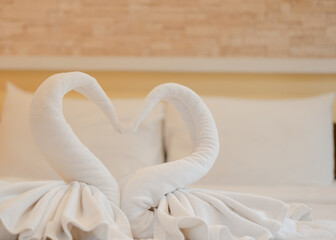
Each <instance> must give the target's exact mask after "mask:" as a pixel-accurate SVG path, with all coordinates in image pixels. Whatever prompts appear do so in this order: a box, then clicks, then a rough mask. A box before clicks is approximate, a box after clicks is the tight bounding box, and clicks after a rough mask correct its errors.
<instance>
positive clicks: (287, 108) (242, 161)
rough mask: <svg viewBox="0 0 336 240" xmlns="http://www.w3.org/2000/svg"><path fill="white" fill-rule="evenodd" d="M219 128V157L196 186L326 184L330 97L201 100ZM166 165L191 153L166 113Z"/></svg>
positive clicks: (174, 117)
mask: <svg viewBox="0 0 336 240" xmlns="http://www.w3.org/2000/svg"><path fill="white" fill-rule="evenodd" d="M204 100H205V103H206V104H207V105H208V107H209V109H210V110H211V112H212V114H213V116H214V119H215V122H216V124H217V128H218V134H219V141H220V151H219V156H218V159H217V161H216V163H215V165H214V167H213V168H212V169H211V170H210V172H209V173H208V174H207V176H205V177H204V178H203V179H201V180H200V181H199V182H198V184H230V185H233V184H234V185H236V184H243V185H246V184H253V185H270V184H281V185H287V184H330V183H331V182H332V181H333V178H334V176H333V171H334V170H333V169H334V145H333V121H332V105H333V102H334V95H333V94H326V95H321V96H317V97H310V98H302V99H288V100H249V99H232V98H224V97H218V98H204ZM165 119H166V121H165V144H166V149H167V157H168V161H173V160H176V159H179V158H181V157H183V156H186V155H188V154H189V152H190V140H189V136H188V133H187V128H186V127H185V126H184V123H183V121H182V119H181V118H180V116H179V114H178V113H177V111H176V110H175V109H174V108H173V107H172V106H171V105H168V106H167V108H166V118H165Z"/></svg>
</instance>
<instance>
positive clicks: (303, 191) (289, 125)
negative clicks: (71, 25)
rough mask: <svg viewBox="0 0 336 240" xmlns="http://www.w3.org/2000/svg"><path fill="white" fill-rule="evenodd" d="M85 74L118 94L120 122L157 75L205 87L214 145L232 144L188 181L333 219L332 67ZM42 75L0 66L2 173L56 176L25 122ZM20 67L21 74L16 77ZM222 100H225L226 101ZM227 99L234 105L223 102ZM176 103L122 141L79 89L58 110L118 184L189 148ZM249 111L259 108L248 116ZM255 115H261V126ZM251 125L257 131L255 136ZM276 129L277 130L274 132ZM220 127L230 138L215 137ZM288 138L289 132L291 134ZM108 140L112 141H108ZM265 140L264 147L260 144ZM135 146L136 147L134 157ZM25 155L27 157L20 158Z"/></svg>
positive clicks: (161, 109) (202, 91)
mask: <svg viewBox="0 0 336 240" xmlns="http://www.w3.org/2000/svg"><path fill="white" fill-rule="evenodd" d="M91 74H92V75H93V76H94V77H96V78H97V80H98V82H99V83H100V84H101V85H102V87H103V88H104V89H105V90H106V91H107V92H108V94H109V95H110V96H111V97H112V98H115V100H114V101H113V103H114V104H115V106H116V108H117V110H119V112H118V113H119V114H120V118H121V119H122V120H124V121H126V122H127V121H129V120H130V119H132V117H133V115H132V112H135V111H136V109H138V108H139V106H141V104H142V100H141V99H138V98H141V97H143V96H145V94H146V92H147V91H148V90H149V89H150V88H151V87H153V86H155V85H158V84H160V83H162V82H170V81H173V82H178V83H181V84H185V85H187V86H189V87H191V88H192V89H194V90H195V91H196V92H197V93H199V94H201V95H202V96H203V99H204V100H205V102H206V104H207V105H208V106H209V108H210V110H211V111H212V113H213V115H214V118H215V121H216V124H217V128H218V129H219V137H220V141H222V142H221V147H222V149H224V150H225V149H229V150H230V151H231V152H230V151H227V152H225V151H224V150H223V151H224V152H225V153H224V155H220V156H219V159H217V162H219V165H217V166H216V165H215V167H214V168H213V169H214V170H212V172H210V174H209V176H207V177H206V178H204V179H203V180H200V181H199V182H197V183H195V184H193V185H192V186H191V187H200V188H206V189H216V190H223V191H229V192H245V193H251V194H258V195H265V196H269V197H274V198H277V199H280V200H283V201H285V202H288V203H304V204H307V205H308V206H309V207H311V208H312V209H313V216H314V218H315V219H332V220H336V191H335V190H336V180H335V176H336V174H335V171H336V170H335V168H334V166H335V157H334V156H335V155H334V147H335V145H334V143H335V141H334V137H335V131H334V130H333V129H334V128H333V120H334V121H335V112H336V111H333V108H334V107H335V106H333V102H334V96H333V94H332V93H333V92H335V91H336V81H335V80H334V79H335V76H334V75H299V74H292V75H284V74H283V75H280V74H264V75H262V74H193V73H144V72H142V73H126V72H119V73H118V72H93V73H91ZM49 75H51V72H41V71H23V72H20V71H18V72H14V71H2V72H0V79H1V82H0V87H1V94H0V96H1V98H2V99H5V96H6V95H5V91H6V88H5V81H6V80H8V81H10V82H12V83H13V84H14V85H15V86H14V85H10V86H7V91H8V90H9V91H10V94H11V95H10V96H8V95H7V97H6V102H5V103H4V111H6V112H4V114H3V115H2V122H1V125H0V130H1V134H2V135H1V136H0V154H1V156H2V157H1V159H2V160H1V167H0V176H2V177H5V178H13V177H20V178H29V179H34V180H41V179H43V180H59V179H61V178H60V176H59V175H58V174H57V172H55V171H54V170H53V168H51V167H50V166H49V165H48V164H47V163H45V162H44V161H43V156H42V155H41V154H40V153H39V151H38V150H37V149H36V147H34V146H33V145H31V142H33V141H32V137H31V136H30V135H29V129H28V124H27V123H25V119H27V118H26V117H25V116H26V115H27V114H28V109H29V106H30V101H31V98H32V93H31V92H33V91H34V89H36V88H37V86H38V85H39V84H40V83H41V82H42V81H43V80H44V79H45V78H46V77H47V76H49ZM23 76H24V77H25V80H21V79H22V78H23ZM109 79H117V80H109ZM119 79H122V80H123V81H120V80H119ZM157 79H160V80H157ZM205 79H206V80H205ZM18 87H19V88H22V89H24V90H25V91H23V90H21V89H19V88H18ZM326 93H327V94H326ZM328 93H329V94H328ZM321 94H322V95H321ZM323 94H324V95H323ZM9 98H10V102H9V100H8V99H9ZM116 98H117V99H116ZM237 98H239V99H237ZM278 99H281V100H278ZM223 106H226V108H225V109H224V110H223V108H222V107H223ZM228 106H235V107H232V108H231V109H230V107H228ZM312 106H313V107H312ZM289 108H290V111H288V109H289ZM237 109H242V110H241V111H237ZM251 109H252V110H251ZM302 109H303V110H302ZM301 110H302V112H301ZM174 111H175V110H174V109H173V108H172V107H171V106H170V105H167V104H160V105H159V106H158V107H157V108H156V109H155V111H153V112H152V113H151V114H150V115H149V117H148V118H146V120H145V121H144V123H143V124H142V128H141V131H140V133H139V135H138V136H137V137H133V136H126V137H125V138H124V139H122V140H121V141H120V139H118V140H116V138H115V137H114V135H113V130H112V129H109V128H108V127H107V125H108V123H106V121H104V120H103V118H104V117H103V116H102V115H101V113H99V111H98V110H97V109H96V108H95V107H94V106H93V105H92V104H90V103H88V102H87V101H86V100H83V99H81V98H79V97H78V95H76V94H72V96H70V97H69V98H68V99H66V100H65V103H64V114H65V116H66V118H67V120H68V121H69V123H70V124H71V126H72V127H73V129H74V131H75V132H76V134H77V135H78V136H79V138H80V139H81V140H82V141H83V143H84V144H85V145H86V146H88V147H89V149H91V150H92V151H93V152H94V153H96V154H97V156H98V157H99V158H100V159H102V161H103V163H104V164H105V165H106V166H107V168H108V169H109V170H110V171H111V172H113V174H114V175H115V177H116V178H117V180H118V183H119V184H120V186H123V184H125V183H126V182H127V180H128V176H129V175H131V174H132V173H134V172H135V171H136V170H137V169H139V168H142V167H146V166H152V165H156V164H159V163H162V162H165V161H168V162H169V161H174V160H175V159H178V158H179V157H181V156H184V155H186V154H188V151H190V150H188V149H189V148H190V144H189V143H188V133H187V132H186V129H187V128H186V126H185V125H183V122H182V121H181V119H180V118H179V117H178V116H177V114H176V112H174ZM253 113H257V114H255V116H254V115H253ZM228 116H231V117H230V118H228ZM286 116H287V117H286ZM288 116H291V117H288ZM293 116H294V117H293ZM293 119H294V120H293ZM261 121H264V122H263V124H262V125H261V126H259V125H258V123H260V122H261ZM13 122H15V123H16V125H13ZM228 122H229V124H231V125H228ZM4 125H5V126H4ZM88 126H90V127H88ZM257 127H259V128H257ZM258 129H259V130H258ZM262 129H263V130H262ZM238 130H239V131H238ZM257 130H258V132H259V133H260V134H259V135H258V134H257V135H255V132H256V131H257ZM237 132H238V133H237ZM270 133H271V134H270ZM270 135H271V136H270ZM274 135H275V136H278V137H277V138H272V137H274ZM222 136H229V138H227V139H226V138H225V137H224V138H223V139H221V138H222ZM288 137H290V139H291V140H292V141H288ZM143 139H146V141H143ZM306 139H309V141H308V140H307V141H306ZM271 141H276V144H271V143H270V142H271ZM129 142H132V143H133V144H134V145H136V146H137V147H136V148H135V149H134V151H133V152H131V153H130V152H129V151H127V152H126V153H125V152H123V151H121V150H122V149H127V143H129ZM232 142H234V144H233V143H232ZM27 143H29V145H28V144H27ZM251 143H253V144H252V146H250V145H251ZM296 143H300V144H296ZM111 144H113V145H116V146H117V147H116V149H119V150H118V151H116V150H115V149H111V148H110V147H109V146H111ZM230 144H232V145H230ZM13 145H15V147H13ZM265 145H267V148H266V149H263V146H265ZM17 146H20V151H17V150H16V147H17ZM279 146H281V148H280V150H279ZM258 147H260V149H259V150H258ZM120 149H121V150H120ZM147 149H150V151H148V150H147ZM239 149H244V150H241V151H245V153H242V154H241V155H240V156H235V154H234V153H235V152H239V151H240V150H239ZM256 149H257V150H256ZM287 149H290V150H287ZM298 149H300V151H298ZM260 154H261V155H262V156H263V158H264V159H263V160H260V159H256V158H254V157H253V156H261V155H260ZM139 155H141V156H143V158H141V159H140V160H139V158H138V156H139ZM27 156H34V157H31V158H28V159H29V161H27ZM110 156H113V157H116V158H127V159H129V161H128V162H122V163H118V164H117V165H116V164H115V163H111V162H109V160H108V159H109V158H110ZM293 156H294V157H295V158H293ZM229 157H231V160H229V163H228V162H227V161H226V160H225V161H226V162H225V163H224V159H227V158H229ZM249 158H251V159H249ZM272 159H273V160H274V162H273V163H272ZM307 159H308V160H307ZM13 161H15V165H14V164H13ZM269 162H271V163H269ZM17 166H21V167H20V168H18V167H17ZM265 166H267V168H265ZM116 169H117V170H116ZM223 169H225V171H222V170H223ZM279 169H281V171H279ZM286 169H287V170H288V171H287V172H286ZM279 172H286V174H279ZM254 173H255V174H254ZM266 173H268V174H266Z"/></svg>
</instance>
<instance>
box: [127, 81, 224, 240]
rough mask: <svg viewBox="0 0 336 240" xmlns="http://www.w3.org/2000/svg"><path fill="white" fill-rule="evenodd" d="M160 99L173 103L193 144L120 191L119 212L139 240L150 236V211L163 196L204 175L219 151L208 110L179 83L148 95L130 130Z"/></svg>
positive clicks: (200, 100) (170, 84)
mask: <svg viewBox="0 0 336 240" xmlns="http://www.w3.org/2000/svg"><path fill="white" fill-rule="evenodd" d="M160 100H165V101H167V102H169V103H171V104H173V105H174V106H175V107H176V108H177V109H178V111H179V112H180V114H181V115H182V117H183V119H184V121H185V122H186V123H187V124H186V125H187V126H188V128H189V132H190V136H191V139H192V141H193V151H192V153H191V155H189V156H186V157H183V158H181V159H179V160H178V161H173V162H169V163H164V164H161V165H157V166H153V167H150V168H144V169H141V170H139V171H137V172H136V173H135V175H134V176H133V177H132V178H131V179H130V180H129V181H128V182H127V184H126V185H125V187H124V188H123V190H122V200H121V206H122V209H123V211H124V212H125V214H126V215H127V216H128V218H129V221H130V223H131V226H132V230H133V234H134V236H135V237H140V238H146V237H151V236H152V234H153V225H154V224H153V222H154V212H153V211H151V210H150V209H153V208H155V207H157V206H158V203H159V201H160V199H161V198H162V197H163V196H165V195H166V194H168V193H170V192H173V191H175V190H176V189H179V188H183V187H185V186H187V185H189V184H192V183H194V182H195V181H197V180H199V179H200V178H202V177H203V176H204V175H206V174H207V172H208V171H209V170H210V168H211V167H212V165H213V164H214V162H215V160H216V158H217V155H218V151H219V142H218V133H217V128H216V124H215V121H214V119H213V117H212V114H211V112H210V110H209V109H208V108H207V106H206V105H205V103H204V102H203V100H202V99H201V98H200V97H199V96H198V95H197V94H196V93H195V92H194V91H192V90H191V89H189V88H187V87H185V86H182V85H179V84H174V83H167V84H162V85H159V86H158V87H156V88H154V89H153V90H152V91H151V92H150V93H149V94H148V96H147V98H146V100H145V105H144V107H143V109H142V111H141V113H140V115H139V117H138V118H137V121H136V122H135V123H134V126H133V131H135V130H136V129H137V127H138V126H139V124H140V122H141V121H142V120H143V119H144V118H145V116H147V114H148V113H149V112H150V111H151V110H152V108H153V107H154V106H155V105H156V104H157V103H158V102H159V101H160ZM140 219H141V220H140ZM144 219H146V220H144Z"/></svg>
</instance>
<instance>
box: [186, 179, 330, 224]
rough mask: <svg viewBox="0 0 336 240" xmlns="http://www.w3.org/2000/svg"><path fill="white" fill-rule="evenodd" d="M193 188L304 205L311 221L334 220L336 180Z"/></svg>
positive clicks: (199, 186)
mask: <svg viewBox="0 0 336 240" xmlns="http://www.w3.org/2000/svg"><path fill="white" fill-rule="evenodd" d="M191 187H193V188H204V189H212V190H222V191H229V192H243V193H250V194H257V195H264V196H268V197H273V198H277V199H280V200H282V201H284V202H287V203H304V204H306V205H307V206H309V207H310V208H312V213H313V219H315V220H320V219H330V220H336V180H335V181H334V182H333V183H332V184H331V185H328V186H316V185H307V186H295V185H294V186H293V185H291V186H252V185H250V186H247V185H245V186H242V185H237V186H233V185H230V186H229V185H220V184H218V185H216V184H213V185H201V184H194V185H191Z"/></svg>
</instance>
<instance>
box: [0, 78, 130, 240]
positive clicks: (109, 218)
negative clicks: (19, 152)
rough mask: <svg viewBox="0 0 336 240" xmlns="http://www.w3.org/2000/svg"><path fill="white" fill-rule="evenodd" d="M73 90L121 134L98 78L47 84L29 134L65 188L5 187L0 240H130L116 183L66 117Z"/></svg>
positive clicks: (48, 184)
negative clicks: (64, 106)
mask: <svg viewBox="0 0 336 240" xmlns="http://www.w3.org/2000/svg"><path fill="white" fill-rule="evenodd" d="M71 90H76V91H78V92H80V93H82V94H84V95H85V96H87V97H88V98H89V99H91V100H92V101H94V102H95V103H96V104H97V105H98V106H99V107H100V108H101V109H102V110H103V111H104V113H105V115H106V116H107V118H108V119H109V120H110V121H111V124H112V125H113V126H114V128H115V129H116V130H119V126H118V119H117V117H116V114H115V112H114V108H113V106H112V104H111V102H110V100H109V99H108V97H107V96H106V95H105V93H104V91H103V90H102V89H101V88H100V86H99V85H98V83H97V82H96V80H95V79H94V78H92V77H90V76H89V75H87V74H84V73H80V72H72V73H61V74H56V75H53V76H51V77H50V78H48V79H47V80H46V81H45V82H44V83H43V84H42V85H41V86H40V87H39V89H38V90H37V91H36V93H35V95H34V98H33V102H32V107H31V114H30V120H31V129H32V133H33V136H34V137H35V140H36V142H37V144H38V146H39V147H40V149H41V151H42V152H43V153H44V155H45V156H46V159H47V160H48V161H49V163H50V164H51V165H52V166H53V167H54V168H55V169H56V170H57V171H58V172H59V174H60V175H61V176H62V177H63V178H64V180H65V181H66V182H63V181H41V182H28V181H19V182H5V181H1V182H0V235H1V236H2V237H0V239H11V238H13V239H16V236H17V237H18V239H55V240H63V239H64V240H66V239H106V240H107V239H131V238H132V235H131V230H130V226H129V222H128V220H127V218H126V216H125V215H124V213H123V212H122V211H121V210H120V209H119V207H118V206H119V201H120V193H119V188H118V185H117V183H116V181H115V179H114V178H113V176H112V175H111V174H110V172H109V171H108V170H107V169H106V168H105V166H104V165H103V164H102V163H101V162H100V161H99V159H98V158H97V157H96V156H95V155H94V154H92V153H91V152H90V150H89V149H87V148H86V147H85V146H84V145H83V144H82V143H81V142H80V141H79V139H78V138H77V137H76V135H75V134H74V133H73V131H72V129H71V127H70V126H69V125H68V124H67V122H66V120H65V118H64V116H63V113H62V101H63V97H64V95H65V94H66V93H67V92H69V91H71ZM111 147H113V146H111ZM116 161H117V160H116ZM3 236H6V237H5V238H3Z"/></svg>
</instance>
